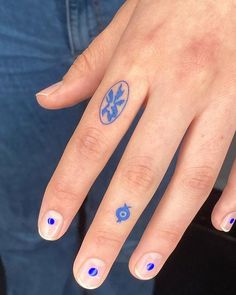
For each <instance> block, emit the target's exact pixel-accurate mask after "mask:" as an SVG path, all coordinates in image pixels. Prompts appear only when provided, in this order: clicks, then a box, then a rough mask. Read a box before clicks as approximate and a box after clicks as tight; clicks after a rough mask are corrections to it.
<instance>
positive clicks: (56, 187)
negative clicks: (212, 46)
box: [38, 68, 147, 240]
mask: <svg viewBox="0 0 236 295" xmlns="http://www.w3.org/2000/svg"><path fill="white" fill-rule="evenodd" d="M120 71H122V73H123V71H125V73H126V77H127V81H129V83H128V82H126V81H120V82H117V83H115V84H114V85H113V86H112V87H111V83H112V82H113V81H114V80H115V79H116V78H115V76H116V75H117V77H120V76H121V73H120V72H119V69H118V68H117V69H116V72H115V74H113V75H112V74H111V73H109V72H108V73H107V76H106V77H105V78H104V80H103V82H102V83H101V84H100V86H99V88H98V89H97V91H96V93H95V95H94V96H93V98H92V99H91V101H90V103H89V105H88V107H87V109H86V111H85V113H84V115H83V117H82V119H81V121H80V123H79V125H78V127H77V128H76V130H75V132H74V134H73V136H72V137H71V139H70V141H69V143H68V145H67V147H66V149H65V151H64V154H63V156H62V158H61V160H60V162H59V164H58V167H57V168H56V170H55V172H54V174H53V176H52V178H51V180H50V182H49V184H48V186H47V188H46V191H45V194H44V198H43V201H42V205H41V209H40V214H39V221H38V224H39V233H40V234H41V236H42V237H43V238H45V239H48V240H55V239H58V238H59V237H61V236H62V235H63V234H64V233H65V231H66V230H67V228H68V226H69V224H70V223H71V221H72V219H73V217H74V215H75V214H76V213H77V211H78V209H79V208H80V206H81V204H82V202H83V200H84V198H85V196H86V195H87V193H88V191H89V189H90V188H91V186H92V184H93V182H94V181H95V179H96V177H97V176H98V174H99V173H100V172H101V170H102V169H103V168H104V166H105V164H106V162H107V161H108V159H109V157H110V156H111V154H112V153H113V151H114V150H115V148H116V146H117V144H118V143H119V141H120V139H121V138H122V136H123V135H124V134H125V132H126V131H127V129H128V127H129V125H130V124H131V122H132V120H133V119H134V117H135V115H136V114H137V112H138V110H139V108H140V106H141V104H142V102H143V100H144V99H145V97H146V93H147V84H145V82H143V83H139V80H140V79H139V78H137V76H134V74H133V72H132V71H130V72H129V69H128V68H127V69H126V68H122V70H121V69H120ZM113 79H114V80H113ZM111 81H112V82H111ZM109 87H111V88H110V89H109ZM107 89H109V90H108V91H107ZM105 93H106V94H105ZM104 94H105V96H104ZM102 97H104V98H103V99H101V98H102ZM110 100H111V101H110ZM101 101H102V103H101ZM108 102H109V103H108Z"/></svg>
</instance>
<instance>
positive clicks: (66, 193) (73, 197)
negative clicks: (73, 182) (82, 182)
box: [50, 179, 78, 203]
mask: <svg viewBox="0 0 236 295" xmlns="http://www.w3.org/2000/svg"><path fill="white" fill-rule="evenodd" d="M50 190H51V191H52V193H53V196H55V198H56V199H57V200H58V201H59V202H61V201H63V202H67V203H74V202H77V201H78V194H77V193H76V192H75V190H73V188H71V187H70V185H69V184H68V183H66V182H65V181H64V180H63V179H60V180H54V181H53V182H52V184H51V187H50Z"/></svg>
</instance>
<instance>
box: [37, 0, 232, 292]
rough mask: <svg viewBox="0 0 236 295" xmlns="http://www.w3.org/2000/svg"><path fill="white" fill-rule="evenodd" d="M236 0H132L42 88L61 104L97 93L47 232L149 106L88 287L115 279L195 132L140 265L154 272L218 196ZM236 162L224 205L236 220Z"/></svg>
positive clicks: (107, 201) (102, 217) (92, 236)
mask: <svg viewBox="0 0 236 295" xmlns="http://www.w3.org/2000/svg"><path fill="white" fill-rule="evenodd" d="M235 15H236V1H232V0H230V1H229V0H225V1H221V0H215V1H212V0H199V1H195V0H188V1H181V0H177V1H166V0H165V1H164V0H163V1H162V0H159V1H157V0H155V1H154V0H139V1H138V0H129V1H127V2H126V3H125V4H124V5H123V6H122V8H121V9H120V11H119V12H118V13H117V15H116V16H115V18H114V19H113V21H112V22H111V24H110V25H109V26H108V27H107V28H106V29H105V30H104V31H103V32H102V33H101V34H100V35H99V36H98V37H97V38H96V39H95V40H94V41H93V42H92V44H91V45H90V46H89V47H88V49H86V50H85V52H84V53H83V54H82V55H80V56H79V57H78V58H77V59H76V61H75V63H74V64H73V65H72V67H71V68H70V70H69V72H68V73H67V74H66V75H65V77H64V78H63V81H62V82H60V83H58V84H56V85H54V86H53V87H50V88H48V89H46V90H43V91H42V92H40V93H38V94H37V99H38V102H39V103H40V104H41V105H42V106H44V107H46V108H49V109H57V108H63V107H67V106H71V105H75V104H77V103H79V102H80V101H81V100H83V99H85V98H87V97H89V96H91V95H93V96H92V98H91V100H90V102H89V104H88V107H87V109H86V111H85V113H84V115H83V117H82V119H81V121H80V123H79V125H78V127H77V129H76V130H75V132H74V134H73V136H72V137H71V139H70V141H69V143H68V145H67V147H66V149H65V152H64V154H63V156H62V158H61V160H60V163H59V164H58V167H57V168H56V171H55V172H54V174H53V176H52V178H51V180H50V182H49V184H48V186H47V189H46V192H45V195H44V198H43V202H42V207H41V210H40V215H39V230H40V234H41V235H42V237H44V238H45V239H49V240H55V239H58V238H60V237H61V236H62V235H63V234H64V233H65V232H66V230H67V229H68V226H69V225H70V223H71V221H72V219H73V217H74V216H75V214H76V213H77V211H78V209H79V208H80V206H81V204H82V202H83V200H84V198H85V196H86V194H87V192H88V191H89V189H90V187H91V185H92V183H93V182H94V180H95V179H96V177H97V176H98V174H99V173H100V171H101V170H102V169H103V167H104V166H105V164H106V162H107V161H108V159H109V157H110V156H111V155H112V153H113V151H114V149H115V148H116V146H117V144H118V143H119V141H120V140H121V138H122V136H123V135H124V134H125V132H126V131H127V129H128V127H129V125H130V124H131V122H132V120H133V119H134V117H135V115H136V114H137V112H138V110H139V109H140V108H141V107H142V106H143V105H145V110H144V113H143V115H142V117H141V119H140V121H139V123H138V125H137V127H136V129H135V131H134V133H133V135H132V137H131V139H130V141H129V143H128V146H127V148H126V150H125V152H124V154H123V157H122V159H121V161H120V163H119V166H118V168H117V170H116V172H115V174H114V176H113V178H112V181H111V183H110V185H109V187H108V190H107V192H106V194H105V196H104V198H103V201H102V202H101V204H100V206H99V209H98V211H97V214H96V216H95V218H94V220H93V222H92V224H91V226H90V228H89V230H88V232H87V235H86V237H85V239H84V241H83V243H82V246H81V248H80V250H79V253H78V256H77V258H76V260H75V263H74V269H73V270H74V275H75V278H76V280H77V281H78V283H79V284H81V285H82V286H84V287H85V288H89V289H93V288H96V287H98V286H99V285H101V284H102V282H103V281H104V280H105V278H106V276H107V274H108V272H109V270H110V268H111V266H112V264H113V262H114V260H115V258H116V256H117V255H118V252H119V251H120V249H121V247H122V245H123V243H124V241H125V240H126V238H127V236H128V235H129V233H130V231H131V230H132V228H133V226H134V225H135V223H136V221H137V220H138V218H139V217H140V214H141V213H142V211H143V210H144V208H145V207H146V205H147V204H148V203H149V201H150V199H151V198H152V196H153V194H154V192H155V190H156V189H157V187H158V185H159V183H160V181H161V179H162V177H163V176H164V174H165V172H166V170H167V168H168V165H169V163H170V161H171V159H172V157H173V155H174V153H175V151H176V149H177V147H178V146H179V144H180V142H181V140H182V138H183V136H184V135H185V137H184V140H183V142H182V144H181V149H180V153H179V157H178V162H177V166H176V170H175V173H174V175H173V178H172V180H171V182H170V184H169V186H168V188H167V190H166V192H165V194H164V196H163V198H162V200H161V202H160V204H159V206H158V207H157V208H156V211H155V213H154V215H153V217H152V219H151V220H150V222H149V225H148V227H147V229H146V230H145V232H144V234H143V237H142V239H141V241H140V242H139V245H138V246H137V248H136V249H135V251H134V253H133V255H132V257H131V259H130V263H129V268H130V271H131V273H132V274H133V275H134V276H135V277H137V278H139V279H144V280H145V279H150V278H153V277H154V276H155V275H156V274H157V273H158V272H159V271H160V269H161V267H162V266H163V264H164V263H165V261H166V260H167V258H168V256H169V255H170V254H171V252H172V251H173V250H174V249H175V247H176V245H177V243H178V242H179V240H180V239H181V237H182V235H183V233H184V232H185V230H186V228H187V227H188V225H189V224H190V222H191V221H192V219H193V218H194V216H195V214H196V213H197V212H198V210H199V208H200V207H201V206H202V204H203V203H204V202H205V200H206V199H207V197H208V195H209V193H210V191H211V189H212V188H213V185H214V182H215V180H216V177H217V175H218V173H219V170H220V168H221V166H222V163H223V160H224V157H225V155H226V153H227V150H228V148H229V145H230V143H231V141H232V138H233V136H234V133H235V128H236V41H235V40H236V18H235ZM235 192H236V163H234V166H233V168H232V172H231V175H230V178H229V181H228V184H227V186H226V188H225V190H224V192H223V194H222V196H221V199H220V200H219V202H218V203H217V204H216V207H215V208H214V211H213V213H212V222H213V224H214V226H215V227H216V229H219V230H224V231H228V230H230V228H231V226H232V225H233V223H234V221H235V218H236V197H235V196H236V195H235Z"/></svg>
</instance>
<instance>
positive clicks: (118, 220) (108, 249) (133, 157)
mask: <svg viewBox="0 0 236 295" xmlns="http://www.w3.org/2000/svg"><path fill="white" fill-rule="evenodd" d="M169 94H170V93H168V95H167V97H166V96H165V97H163V98H162V97H161V96H159V97H158V100H157V101H158V103H156V101H155V103H151V101H148V103H147V107H146V109H145V111H144V114H143V116H142V118H141V120H140V121H139V124H138V126H137V127H136V129H135V132H134V134H133V136H132V138H131V140H130V141H129V144H128V147H127V149H126V151H125V153H124V155H123V157H122V160H121V161H120V164H119V166H118V168H117V170H116V172H115V175H114V177H113V179H112V181H111V183H110V186H109V188H108V190H107V192H106V194H105V196H104V199H103V201H102V203H101V204H100V206H99V209H98V211H97V213H96V216H95V218H94V220H93V223H92V225H91V226H90V228H89V231H88V232H87V235H86V237H85V239H84V241H83V244H82V246H81V248H80V250H79V253H78V255H77V258H76V260H75V263H74V275H75V278H76V280H77V281H78V283H79V284H80V285H81V286H83V287H84V288H88V289H94V288H97V287H98V286H100V285H101V284H102V282H103V281H104V280H105V278H106V276H107V274H108V272H109V270H110V268H111V266H112V264H113V262H114V260H115V258H116V257H117V255H118V252H119V250H120V248H121V247H122V245H123V243H124V241H125V239H126V238H127V236H128V234H129V233H130V231H131V229H132V228H133V226H134V224H135V223H136V221H137V219H138V218H139V216H140V214H141V212H142V211H143V210H144V208H145V206H146V205H147V203H148V202H149V201H150V199H151V197H152V195H153V193H154V191H155V190H156V188H157V186H158V184H159V183H160V180H161V179H162V177H163V175H164V173H165V171H166V169H167V167H168V165H169V163H170V161H171V159H172V157H173V155H174V153H175V151H176V149H177V147H178V145H179V143H180V141H181V139H182V137H183V135H184V133H185V131H186V129H187V127H188V125H189V123H190V121H191V119H192V117H193V114H191V112H189V111H187V108H185V107H183V106H182V107H180V106H179V105H178V103H176V104H173V105H172V103H171V100H168V96H169ZM164 102H165V103H164ZM167 113H168V119H167V117H166V114H167ZM176 122H179V123H178V125H176ZM173 130H174V132H173ZM167 147H168V148H167Z"/></svg>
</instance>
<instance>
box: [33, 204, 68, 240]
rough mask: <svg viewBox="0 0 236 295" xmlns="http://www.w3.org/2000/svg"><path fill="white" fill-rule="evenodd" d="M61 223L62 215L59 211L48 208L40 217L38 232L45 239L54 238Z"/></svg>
mask: <svg viewBox="0 0 236 295" xmlns="http://www.w3.org/2000/svg"><path fill="white" fill-rule="evenodd" d="M62 225H63V217H62V215H61V214H60V213H58V212H56V211H54V210H50V211H48V212H47V213H46V214H45V215H44V216H43V218H42V219H41V222H40V226H39V233H40V235H41V236H42V238H44V239H45V240H54V239H55V238H56V237H57V236H58V234H59V232H60V230H61V228H62Z"/></svg>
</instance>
